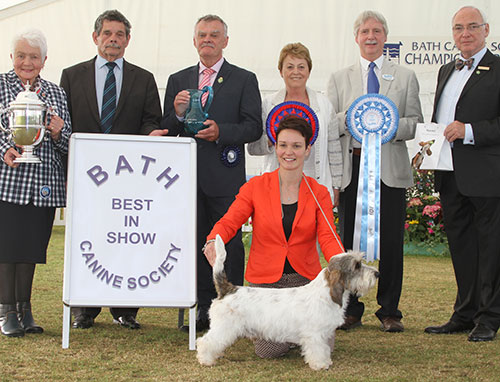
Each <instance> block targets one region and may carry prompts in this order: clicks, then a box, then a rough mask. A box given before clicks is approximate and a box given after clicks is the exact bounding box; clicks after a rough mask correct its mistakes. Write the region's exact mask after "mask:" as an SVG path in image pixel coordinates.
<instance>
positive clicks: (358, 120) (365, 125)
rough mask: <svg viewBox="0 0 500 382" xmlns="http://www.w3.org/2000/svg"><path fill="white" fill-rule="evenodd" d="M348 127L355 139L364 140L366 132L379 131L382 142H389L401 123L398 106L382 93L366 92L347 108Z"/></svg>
mask: <svg viewBox="0 0 500 382" xmlns="http://www.w3.org/2000/svg"><path fill="white" fill-rule="evenodd" d="M346 121H347V128H348V130H349V132H350V133H351V135H352V136H353V138H354V139H356V140H357V141H358V142H363V135H364V134H365V133H379V134H380V136H381V139H382V144H384V143H387V142H389V141H390V140H391V139H392V138H393V137H394V135H395V134H396V131H397V130H398V124H399V112H398V108H397V107H396V105H395V104H394V102H392V101H391V100H390V99H389V98H387V97H386V96H384V95H382V94H365V95H363V96H361V97H359V98H357V99H356V100H355V101H354V102H353V103H352V105H351V106H350V107H349V109H348V110H347V115H346Z"/></svg>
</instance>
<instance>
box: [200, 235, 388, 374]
mask: <svg viewBox="0 0 500 382" xmlns="http://www.w3.org/2000/svg"><path fill="white" fill-rule="evenodd" d="M215 249H216V255H217V257H216V261H215V264H214V268H213V277H214V283H215V286H216V289H217V294H218V297H217V299H215V300H214V301H213V302H212V306H211V307H210V311H209V317H210V330H209V331H208V332H207V333H206V334H205V335H204V336H203V337H201V338H198V340H197V341H196V344H197V349H198V354H197V357H198V361H199V362H200V363H201V364H202V365H207V366H211V365H214V364H215V362H216V360H217V358H219V357H221V356H222V354H223V352H224V350H225V349H226V348H227V347H228V346H230V345H232V344H233V343H234V342H235V341H236V340H237V339H238V338H240V337H248V338H261V339H265V340H268V341H273V342H291V343H295V344H298V345H300V346H301V347H302V355H303V356H304V360H305V362H306V363H307V364H309V366H310V367H311V368H312V369H314V370H320V369H328V367H329V366H330V365H331V364H332V361H331V352H332V351H333V345H334V338H335V329H336V328H337V327H339V326H340V325H342V324H343V323H344V310H345V307H346V304H347V299H348V298H349V293H355V294H357V295H358V296H362V295H363V294H365V293H366V292H367V291H368V290H369V289H370V288H371V287H373V286H374V285H375V282H376V279H377V277H378V271H377V269H376V268H373V267H369V266H367V265H365V264H363V263H362V262H361V258H362V254H361V253H353V252H349V253H345V254H340V255H336V256H334V257H332V259H331V260H330V262H329V264H328V267H327V268H324V269H323V270H322V271H321V272H320V273H319V274H318V276H317V277H316V278H315V279H314V280H312V281H311V282H310V283H309V284H307V285H305V286H302V287H298V288H284V289H271V288H250V287H240V286H234V285H233V284H231V283H230V282H229V281H227V279H226V275H225V272H224V261H225V258H226V250H225V247H224V243H223V241H222V239H221V238H220V236H217V238H216V242H215Z"/></svg>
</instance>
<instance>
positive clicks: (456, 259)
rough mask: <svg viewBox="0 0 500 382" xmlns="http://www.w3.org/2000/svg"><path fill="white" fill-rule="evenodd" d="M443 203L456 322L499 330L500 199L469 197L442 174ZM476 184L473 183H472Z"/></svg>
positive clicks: (449, 176)
mask: <svg viewBox="0 0 500 382" xmlns="http://www.w3.org/2000/svg"><path fill="white" fill-rule="evenodd" d="M441 179H442V182H441V190H440V196H441V203H442V206H443V215H444V222H445V228H446V234H447V236H448V243H449V247H450V252H451V259H452V262H453V269H454V271H455V278H456V281H457V298H456V301H455V306H454V313H453V315H452V317H451V319H452V320H453V321H456V322H461V323H471V322H474V323H476V324H478V323H481V324H483V325H486V326H487V327H489V328H491V329H493V330H498V328H499V326H500V198H487V197H468V196H465V195H462V194H461V193H460V191H459V190H458V187H457V184H456V181H455V173H454V172H443V173H441ZM472 181H473V180H472Z"/></svg>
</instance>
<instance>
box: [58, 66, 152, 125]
mask: <svg viewBox="0 0 500 382" xmlns="http://www.w3.org/2000/svg"><path fill="white" fill-rule="evenodd" d="M95 59H96V58H95V57H94V58H93V59H92V60H90V61H85V62H82V63H79V64H76V65H74V66H72V67H70V68H67V69H64V70H63V72H62V75H61V87H62V88H63V89H64V90H65V91H66V95H67V97H68V108H69V113H70V114H71V122H72V126H73V132H84V133H102V130H101V118H100V116H99V109H98V107H97V98H96V88H95ZM160 120H161V106H160V97H159V95H158V88H157V86H156V82H155V79H154V77H153V75H152V74H151V73H150V72H148V71H147V70H144V69H142V68H140V67H138V66H136V65H133V64H130V63H128V62H127V61H125V60H124V61H123V81H122V88H121V92H120V96H119V99H118V105H117V108H116V113H115V117H114V120H113V127H112V129H111V133H112V134H149V133H150V132H151V131H153V130H155V129H158V128H159V123H160Z"/></svg>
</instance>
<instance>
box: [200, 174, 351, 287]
mask: <svg viewBox="0 0 500 382" xmlns="http://www.w3.org/2000/svg"><path fill="white" fill-rule="evenodd" d="M306 178H307V181H308V183H309V185H310V186H311V189H312V190H313V192H314V194H315V195H316V198H317V200H318V202H319V204H320V205H321V207H322V209H323V211H324V213H325V215H326V218H327V219H328V221H329V223H330V226H331V227H332V228H333V230H334V232H335V235H336V237H337V239H338V241H337V239H336V238H335V236H334V234H333V233H332V231H331V229H330V226H329V225H328V223H327V221H326V219H325V217H324V216H323V214H322V212H321V210H320V209H319V207H318V205H317V204H316V202H315V200H314V197H313V195H312V194H311V192H310V191H309V188H308V187H307V184H306V183H305V181H304V179H302V181H301V183H300V189H299V201H298V206H297V213H296V215H295V219H294V221H293V226H292V233H291V235H290V238H289V240H288V241H287V240H286V238H285V233H284V231H283V223H282V209H281V200H280V188H279V176H278V170H275V171H273V172H270V173H265V174H263V175H261V176H256V177H253V178H252V179H250V181H248V182H247V183H245V184H244V185H243V186H242V187H241V188H240V191H239V194H238V195H236V200H235V201H234V202H233V204H232V205H231V207H229V209H228V211H227V212H226V214H225V215H224V216H223V217H222V218H221V219H220V220H219V221H218V222H217V223H216V224H215V226H214V227H213V229H212V231H211V232H210V234H209V235H208V236H207V240H210V239H214V238H215V236H216V235H217V234H219V235H220V236H221V238H222V240H224V243H227V242H228V241H229V240H230V239H231V238H232V237H233V236H234V235H235V234H236V231H237V230H239V229H240V228H241V226H242V224H244V223H245V222H246V221H247V220H248V218H249V217H250V216H251V217H252V226H253V235H252V245H251V247H250V255H249V258H248V264H247V267H246V273H245V278H246V279H247V280H248V281H249V282H251V283H254V284H263V283H265V284H267V283H273V282H276V281H278V280H279V279H280V278H281V276H282V275H283V268H284V265H285V258H286V257H288V261H289V262H290V264H291V265H292V267H293V268H294V269H295V270H296V271H297V272H298V273H299V274H301V275H302V276H304V277H307V278H308V279H310V280H312V279H314V278H315V277H316V275H317V274H318V273H319V272H320V271H321V265H320V262H319V256H318V251H317V249H316V238H317V239H318V241H319V244H320V246H321V251H322V252H323V255H324V256H325V259H326V260H330V258H331V257H332V256H334V255H336V254H338V253H342V252H344V248H343V247H342V245H341V244H340V238H338V235H337V234H336V231H335V225H334V223H333V206H332V201H331V197H330V194H329V192H328V190H327V189H326V187H325V186H322V185H320V184H319V183H318V182H316V181H315V180H314V179H313V178H310V177H306Z"/></svg>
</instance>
